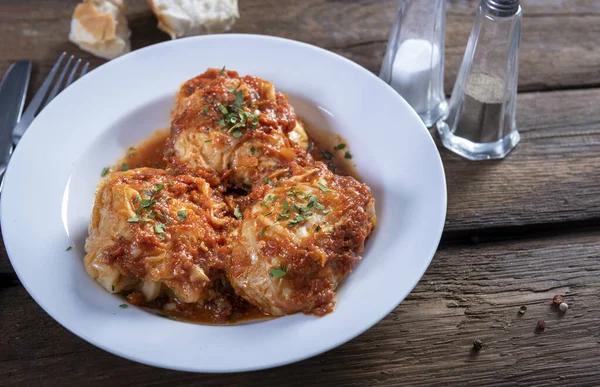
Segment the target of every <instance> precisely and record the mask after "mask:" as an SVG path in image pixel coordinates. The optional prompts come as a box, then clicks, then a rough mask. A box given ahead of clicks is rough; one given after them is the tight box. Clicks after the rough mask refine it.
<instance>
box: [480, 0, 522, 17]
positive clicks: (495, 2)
mask: <svg viewBox="0 0 600 387" xmlns="http://www.w3.org/2000/svg"><path fill="white" fill-rule="evenodd" d="M485 5H486V7H487V9H488V12H489V13H491V14H492V15H496V16H500V17H507V16H512V15H514V14H515V13H517V11H518V10H519V5H520V4H519V0H486V1H485Z"/></svg>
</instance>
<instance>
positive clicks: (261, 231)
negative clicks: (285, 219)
mask: <svg viewBox="0 0 600 387" xmlns="http://www.w3.org/2000/svg"><path fill="white" fill-rule="evenodd" d="M267 227H269V226H265V227H263V228H261V229H260V231H259V232H257V233H256V234H257V235H264V233H265V231H266V230H267Z"/></svg>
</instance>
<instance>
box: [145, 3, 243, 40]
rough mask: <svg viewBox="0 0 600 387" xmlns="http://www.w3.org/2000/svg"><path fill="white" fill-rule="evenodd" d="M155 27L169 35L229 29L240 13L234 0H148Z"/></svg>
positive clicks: (174, 37) (188, 34)
mask: <svg viewBox="0 0 600 387" xmlns="http://www.w3.org/2000/svg"><path fill="white" fill-rule="evenodd" d="M148 2H149V3H150V6H151V7H152V11H153V12H154V14H155V15H156V18H157V19H158V28H159V29H161V30H162V31H165V32H166V33H167V34H169V35H171V38H172V39H176V38H181V37H183V36H193V35H201V34H205V33H218V32H224V31H228V30H229V29H231V27H232V26H233V24H234V23H235V20H236V19H237V18H239V17H240V14H239V11H238V4H237V0H148Z"/></svg>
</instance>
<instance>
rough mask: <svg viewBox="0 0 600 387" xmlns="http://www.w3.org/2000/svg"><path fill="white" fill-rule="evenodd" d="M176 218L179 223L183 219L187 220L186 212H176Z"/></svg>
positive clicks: (183, 210)
mask: <svg viewBox="0 0 600 387" xmlns="http://www.w3.org/2000/svg"><path fill="white" fill-rule="evenodd" d="M177 217H178V218H179V221H180V222H183V221H184V220H185V218H187V211H186V210H185V208H184V209H181V210H179V211H177Z"/></svg>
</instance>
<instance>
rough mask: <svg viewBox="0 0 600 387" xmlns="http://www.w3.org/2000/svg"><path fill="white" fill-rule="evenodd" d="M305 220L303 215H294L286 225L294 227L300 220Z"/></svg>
mask: <svg viewBox="0 0 600 387" xmlns="http://www.w3.org/2000/svg"><path fill="white" fill-rule="evenodd" d="M305 220H306V216H305V215H296V217H295V218H294V219H292V220H290V221H289V222H288V227H294V226H295V225H297V224H298V223H300V222H304V221H305Z"/></svg>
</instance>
